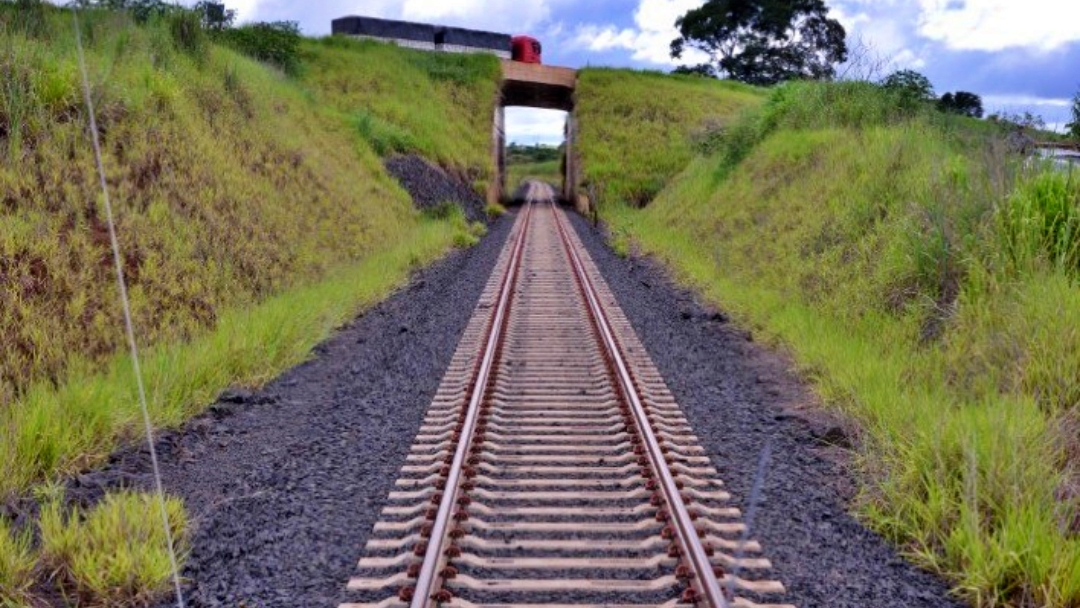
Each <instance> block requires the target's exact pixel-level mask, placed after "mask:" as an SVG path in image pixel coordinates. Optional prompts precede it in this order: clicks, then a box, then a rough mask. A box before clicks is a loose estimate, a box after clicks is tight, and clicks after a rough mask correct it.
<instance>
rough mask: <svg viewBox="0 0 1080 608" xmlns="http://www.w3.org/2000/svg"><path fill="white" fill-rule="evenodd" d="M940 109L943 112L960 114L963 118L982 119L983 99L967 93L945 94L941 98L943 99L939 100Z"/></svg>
mask: <svg viewBox="0 0 1080 608" xmlns="http://www.w3.org/2000/svg"><path fill="white" fill-rule="evenodd" d="M938 109H939V110H941V111H942V112H948V113H952V114H960V115H961V116H970V117H972V118H982V116H983V105H982V97H979V96H978V95H976V94H975V93H968V92H967V91H957V92H955V93H945V94H944V95H942V96H941V99H939V100H938Z"/></svg>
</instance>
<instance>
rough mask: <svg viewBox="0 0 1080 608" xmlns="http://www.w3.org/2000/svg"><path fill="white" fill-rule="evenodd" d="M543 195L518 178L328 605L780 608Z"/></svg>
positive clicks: (640, 356)
mask: <svg viewBox="0 0 1080 608" xmlns="http://www.w3.org/2000/svg"><path fill="white" fill-rule="evenodd" d="M552 196H553V193H552V192H551V189H550V187H548V186H546V185H543V184H538V183H533V184H531V185H530V186H529V193H528V197H527V198H528V200H529V201H530V202H529V203H528V204H526V205H525V207H524V208H523V209H522V210H521V211H520V212H519V213H518V217H517V219H516V223H515V226H514V228H513V231H512V233H511V235H510V237H509V239H508V241H507V244H506V246H505V247H504V249H503V252H502V253H501V255H500V257H499V260H498V261H497V263H496V266H495V269H494V271H493V272H492V275H491V278H490V279H489V281H488V284H487V286H486V287H485V290H484V292H483V294H482V296H481V298H480V302H479V304H478V305H477V308H476V311H475V313H474V315H473V317H472V319H471V321H470V323H469V325H468V327H467V328H466V330H465V333H464V335H463V337H462V339H461V342H460V343H459V345H458V348H457V351H456V352H455V354H454V356H453V359H452V361H451V363H450V366H449V369H448V370H447V372H446V375H445V377H444V378H443V381H442V383H441V385H440V387H439V390H438V392H437V393H436V396H435V398H434V400H433V403H432V405H431V407H430V409H429V411H428V413H427V416H426V418H425V420H424V423H423V426H422V427H421V429H420V431H419V434H418V435H417V437H416V440H415V443H414V445H413V446H412V448H411V451H410V453H409V455H408V457H407V462H406V464H405V466H404V467H403V468H402V470H401V477H400V478H399V479H398V480H397V482H396V489H395V490H394V491H393V492H391V493H390V497H389V502H388V505H387V506H386V507H385V508H384V509H383V511H382V515H381V518H380V521H379V522H378V523H377V524H376V526H375V530H374V534H373V535H372V538H371V539H370V540H369V542H368V544H367V547H366V549H365V554H364V557H363V558H362V559H361V560H360V563H359V571H358V574H357V575H356V576H355V577H354V578H353V579H352V580H351V581H349V585H348V587H349V590H350V599H352V598H354V597H355V601H354V602H353V603H349V604H345V605H343V606H342V608H362V607H363V608H367V607H376V606H377V607H392V606H393V607H396V606H406V605H408V606H412V607H413V608H419V607H423V606H432V605H435V604H441V605H444V606H452V607H459V608H470V607H474V606H492V607H494V606H540V605H545V606H553V607H570V606H692V605H699V606H711V607H713V608H727V607H729V606H741V607H745V608H750V607H753V606H769V607H774V608H775V607H779V606H786V604H783V603H782V602H783V599H784V587H783V585H782V584H780V583H779V582H777V581H775V580H771V579H770V578H769V573H770V564H769V562H768V560H767V559H765V558H764V557H763V556H762V553H761V547H760V546H758V544H757V543H755V542H753V541H752V540H748V539H747V538H746V537H745V536H746V535H745V527H744V525H743V523H742V522H741V514H740V513H739V511H738V510H737V509H736V508H734V507H732V506H730V504H729V503H730V498H731V497H730V496H729V495H728V493H727V492H725V490H724V488H723V484H722V482H721V481H720V480H719V479H718V476H717V472H716V470H715V469H714V468H713V467H712V465H711V463H710V460H709V458H708V456H707V455H706V453H705V451H704V450H703V449H702V448H701V446H699V445H698V441H697V438H696V437H695V436H694V434H693V431H692V429H691V428H690V426H689V424H688V423H687V421H686V419H685V418H684V417H683V415H682V413H681V411H680V408H679V406H678V404H677V403H676V402H675V400H674V398H673V397H672V396H671V394H670V393H669V392H668V390H667V388H666V385H665V383H664V381H663V379H662V378H661V377H660V375H659V373H658V372H657V370H656V369H655V367H654V366H653V364H652V362H651V361H650V360H649V357H648V354H647V353H646V351H645V349H644V348H643V347H642V345H641V344H640V342H639V341H638V339H637V337H636V336H635V334H634V331H633V329H632V327H631V326H630V323H629V321H628V320H627V319H626V317H625V316H623V314H622V312H621V311H620V310H619V308H618V305H617V303H616V301H615V298H614V296H613V295H612V294H611V292H610V291H609V290H608V288H607V286H606V284H605V283H604V281H603V279H602V277H601V276H600V274H599V271H598V270H597V269H596V267H595V266H594V265H593V263H592V261H591V259H590V258H589V256H588V254H587V253H586V252H585V249H584V247H583V246H582V245H581V243H580V242H579V241H578V239H577V235H576V234H575V233H574V231H573V229H572V227H571V226H570V224H569V221H568V220H567V219H566V218H565V215H564V213H563V212H562V211H561V210H560V209H559V208H558V207H557V206H556V205H554V204H553V203H551V202H550V201H551V199H552Z"/></svg>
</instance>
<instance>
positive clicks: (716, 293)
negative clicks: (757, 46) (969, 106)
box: [579, 71, 1080, 607]
mask: <svg viewBox="0 0 1080 608" xmlns="http://www.w3.org/2000/svg"><path fill="white" fill-rule="evenodd" d="M624 78H625V77H624ZM641 80H642V83H644V82H652V83H655V82H656V81H655V77H651V76H647V77H642V79H641ZM676 86H681V84H672V87H673V88H674V87H676ZM703 86H704V85H703ZM713 86H715V85H713ZM717 90H718V92H719V91H722V89H721V88H720V87H717ZM579 94H580V95H581V99H582V101H581V104H580V109H579V111H580V118H581V123H582V131H583V136H582V146H581V152H582V156H583V160H584V170H585V176H586V179H587V180H589V181H591V182H593V183H599V184H603V183H604V182H605V181H606V180H610V170H609V169H608V167H609V166H610V163H611V160H610V159H612V158H614V157H617V156H620V155H621V156H624V157H626V160H625V163H626V164H627V165H629V166H637V165H642V164H644V165H647V166H652V167H655V168H656V171H657V172H658V173H669V172H670V169H669V166H667V165H662V164H659V163H656V162H655V161H654V160H653V159H652V158H649V157H647V156H646V155H645V153H644V152H643V146H644V144H645V142H646V140H644V139H639V138H638V130H637V121H636V119H635V118H634V115H635V114H636V113H639V112H641V111H642V110H641V109H640V108H637V107H636V104H637V101H636V99H637V97H638V95H637V93H635V92H633V91H631V90H629V89H628V88H627V87H623V86H621V85H620V83H619V82H618V81H614V82H613V80H612V75H611V74H609V73H606V72H600V71H588V72H585V73H584V74H583V75H582V78H581V84H580V93H579ZM695 120H696V119H693V118H692V117H691V118H684V117H677V118H675V119H673V120H672V121H671V126H672V128H673V130H677V129H681V130H682V132H683V133H688V132H689V130H690V129H692V128H693V127H694V121H695ZM688 123H690V124H688ZM598 125H603V127H599V126H598ZM601 129H603V131H601ZM610 132H616V133H620V134H621V135H620V136H619V137H612V136H611V135H609V134H608V133H610ZM620 138H621V139H620ZM678 148H682V149H685V145H681V146H673V149H678ZM699 150H700V151H701V152H702V153H701V154H699V155H697V156H696V157H694V158H692V159H691V158H690V157H689V155H684V158H686V160H687V161H688V162H689V164H688V166H686V167H685V170H684V171H683V172H682V173H681V174H680V175H678V176H677V177H676V178H675V179H673V180H672V181H671V183H670V184H668V185H667V187H666V188H665V189H664V190H663V191H662V192H660V193H659V195H658V196H657V197H656V198H655V200H653V201H651V202H650V203H649V204H648V206H647V207H645V208H644V209H639V208H637V207H638V206H639V205H640V203H641V202H642V198H641V197H640V196H637V195H636V193H635V195H625V194H622V192H623V191H622V190H619V189H611V188H608V189H607V190H606V193H607V196H606V197H605V198H603V199H602V200H601V207H600V213H601V216H602V217H603V219H605V220H606V222H607V223H608V225H609V226H610V228H611V229H612V230H613V233H614V237H615V239H616V241H617V243H619V245H620V246H621V247H637V248H640V249H641V250H643V251H644V252H647V253H650V254H654V255H656V256H657V257H658V258H659V259H660V260H662V261H663V262H664V263H665V264H667V265H668V266H669V267H670V268H671V269H672V270H673V272H674V273H675V274H676V276H677V277H679V279H680V280H682V281H684V282H686V283H688V284H691V285H693V286H694V287H696V288H697V289H698V290H699V291H700V292H701V293H702V294H704V296H705V297H707V298H708V299H709V300H711V301H713V302H716V303H718V304H720V305H722V306H724V307H726V308H728V309H729V310H731V311H732V312H733V313H735V314H736V316H737V318H738V319H739V320H740V321H741V322H742V323H744V324H746V325H748V326H751V327H753V328H754V329H755V330H758V331H760V332H761V333H763V334H764V335H766V336H768V337H770V338H772V339H775V340H776V341H778V342H779V343H781V344H783V345H785V346H786V347H787V348H789V349H790V350H791V352H792V353H793V355H794V357H795V359H796V361H797V362H798V364H799V365H800V367H801V368H802V369H803V371H804V372H805V373H806V374H807V375H808V376H809V378H811V379H812V380H813V382H814V383H815V385H816V386H817V388H818V390H819V392H820V394H821V395H822V396H823V397H824V398H825V401H826V403H828V404H829V405H830V406H831V407H834V408H837V409H838V410H839V411H841V412H843V413H844V414H846V415H848V416H850V417H851V418H852V419H853V420H855V421H856V422H858V423H859V426H860V428H861V437H860V439H861V441H860V447H859V448H858V450H857V454H856V463H857V465H858V467H857V469H858V472H859V475H860V477H861V480H862V482H863V484H862V492H861V495H860V497H859V499H858V502H857V505H856V509H857V511H858V513H859V514H860V515H861V516H862V517H863V519H864V521H866V522H867V523H868V524H869V525H870V526H871V527H873V528H874V529H876V530H878V531H879V532H881V533H883V534H884V535H885V536H887V537H888V538H890V539H892V540H893V541H894V542H896V543H897V544H899V545H900V546H902V547H903V548H904V550H905V551H906V552H907V554H908V555H909V556H910V557H911V558H912V559H914V560H915V561H916V562H917V563H919V564H920V565H923V566H925V567H928V568H931V569H933V570H935V571H938V572H940V573H942V574H943V575H945V576H946V577H948V578H949V579H950V580H951V581H953V583H954V584H955V588H956V591H957V593H959V594H960V595H962V596H963V597H964V598H966V599H968V600H970V601H972V603H974V604H976V605H979V606H1056V607H1068V606H1078V605H1080V538H1078V536H1077V533H1078V519H1077V517H1078V511H1077V507H1078V505H1077V502H1078V494H1077V485H1076V484H1077V466H1078V464H1080V453H1078V449H1080V445H1078V441H1080V440H1078V432H1080V424H1078V421H1080V373H1078V371H1077V370H1080V180H1078V179H1077V177H1076V176H1071V177H1070V176H1066V175H1062V174H1051V173H1047V172H1045V171H1040V170H1039V169H1038V168H1031V167H1024V166H1023V164H1022V162H1021V160H1020V159H1018V158H1015V157H1013V156H1012V155H1010V154H1009V153H1008V152H1007V150H1006V149H1005V146H1004V145H1003V143H1002V142H1001V137H1000V133H999V132H998V131H995V130H994V129H993V128H991V127H989V126H988V125H986V124H985V123H980V122H977V121H972V120H969V119H960V118H950V117H945V116H943V115H940V114H937V113H936V112H933V111H932V110H927V109H923V108H920V107H912V106H910V105H905V104H903V103H901V102H900V101H898V100H897V99H895V98H892V97H890V96H888V95H886V94H885V93H883V92H882V91H881V90H880V89H878V88H877V87H874V86H873V85H866V84H861V83H842V84H833V85H826V84H798V85H790V86H787V87H783V88H781V89H778V90H775V91H773V92H772V95H771V96H770V98H769V99H768V101H767V102H766V103H765V104H763V105H762V106H761V107H759V108H757V109H754V110H751V111H748V112H747V113H745V114H744V115H743V116H742V117H741V118H740V119H739V120H738V121H736V122H735V123H734V124H732V125H731V126H730V128H728V129H726V130H723V131H717V132H716V133H714V135H713V136H712V137H709V138H705V141H704V145H701V146H699ZM651 154H652V155H654V156H659V155H662V154H663V153H662V152H652V153H651ZM594 159H599V161H597V160H594ZM597 167H599V168H600V170H598V169H597ZM639 187H642V188H643V189H644V190H645V191H652V190H653V187H652V184H642V185H640V186H639Z"/></svg>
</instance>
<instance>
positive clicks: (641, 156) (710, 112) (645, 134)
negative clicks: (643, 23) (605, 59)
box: [576, 68, 764, 207]
mask: <svg viewBox="0 0 1080 608" xmlns="http://www.w3.org/2000/svg"><path fill="white" fill-rule="evenodd" d="M763 95H764V93H763V92H762V91H760V90H758V89H755V88H752V87H749V86H746V85H743V84H739V83H734V82H720V81H718V80H714V79H708V78H700V77H697V76H671V75H666V74H662V73H660V72H636V71H633V70H616V69H604V68H589V69H584V70H581V71H580V72H579V73H578V85H577V93H576V97H577V111H576V113H577V116H578V141H579V143H580V146H579V150H578V153H579V154H580V159H581V167H582V170H583V175H582V180H583V184H584V187H585V193H586V194H588V195H589V196H592V197H594V198H596V199H597V202H598V204H599V205H601V206H602V205H604V204H607V203H615V202H625V203H628V204H630V205H633V206H639V207H640V206H643V205H645V204H646V203H648V202H649V200H651V199H652V197H654V196H656V194H657V193H658V192H660V190H661V189H663V187H664V185H665V184H667V182H668V180H670V179H671V178H672V177H674V176H675V175H677V174H678V173H679V172H680V171H682V170H683V169H684V168H686V165H687V163H689V162H690V160H691V159H692V158H693V157H694V155H695V153H697V152H698V151H700V150H704V149H707V148H708V147H709V146H710V145H712V142H713V141H714V140H715V137H716V134H717V133H720V132H722V131H723V129H724V128H725V126H727V125H728V124H730V123H731V121H732V120H733V119H734V117H735V116H736V115H737V114H738V113H739V111H740V110H742V109H744V108H747V107H753V106H756V105H759V104H760V103H761V100H762V96H763Z"/></svg>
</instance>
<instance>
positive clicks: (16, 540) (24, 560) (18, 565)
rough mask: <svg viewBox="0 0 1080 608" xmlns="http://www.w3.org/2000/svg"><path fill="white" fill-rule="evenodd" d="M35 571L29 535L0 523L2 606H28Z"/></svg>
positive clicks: (4, 607) (35, 562)
mask: <svg viewBox="0 0 1080 608" xmlns="http://www.w3.org/2000/svg"><path fill="white" fill-rule="evenodd" d="M36 569H37V556H36V555H35V554H34V550H33V544H32V539H31V535H30V531H29V530H22V531H18V532H17V531H15V530H13V529H12V526H11V524H9V523H8V522H7V521H5V520H3V519H0V606H3V608H15V607H16V606H20V605H25V604H26V603H27V602H29V599H30V589H31V587H33V585H34V581H35V579H36V577H35V570H36Z"/></svg>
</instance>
